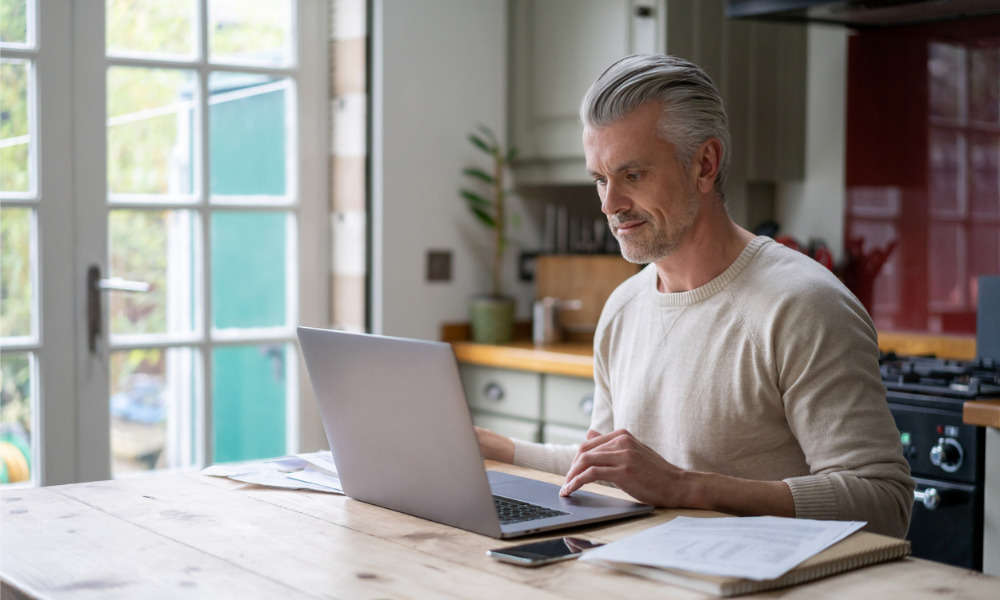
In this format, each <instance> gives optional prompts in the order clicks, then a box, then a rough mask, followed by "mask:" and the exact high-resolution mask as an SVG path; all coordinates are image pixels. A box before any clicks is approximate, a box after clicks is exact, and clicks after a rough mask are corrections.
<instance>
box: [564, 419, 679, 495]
mask: <svg viewBox="0 0 1000 600" xmlns="http://www.w3.org/2000/svg"><path fill="white" fill-rule="evenodd" d="M687 475H688V473H687V472H686V471H683V470H681V469H678V468H677V467H675V466H674V465H672V464H670V463H668V462H667V461H666V460H664V459H663V457H661V456H660V455H659V454H657V453H656V452H654V451H653V450H652V449H650V448H649V447H648V446H646V445H645V444H643V443H642V442H640V441H639V440H637V439H635V437H633V436H632V434H631V433H629V432H628V431H626V430H624V429H619V430H617V431H612V432H611V433H607V434H603V435H602V434H600V433H597V432H596V431H594V430H590V431H588V432H587V441H586V442H584V443H583V444H581V445H580V450H579V451H578V452H577V454H576V458H574V459H573V465H572V466H571V467H570V468H569V472H568V473H566V483H565V484H564V485H563V487H562V491H561V492H560V494H561V495H563V496H568V495H570V494H572V493H573V492H575V491H576V490H578V489H579V488H580V487H582V486H583V485H584V484H586V483H593V482H596V481H606V482H608V483H613V484H615V485H617V486H618V487H620V488H621V489H622V490H624V491H625V492H626V493H628V494H629V495H630V496H632V497H633V498H635V499H636V500H638V501H639V502H644V503H646V504H652V505H656V506H685V505H687V504H688V503H689V500H688V499H687V498H685V497H684V496H685V491H686V489H687V487H688V486H687V485H686V484H685V482H684V480H685V479H686V478H687Z"/></svg>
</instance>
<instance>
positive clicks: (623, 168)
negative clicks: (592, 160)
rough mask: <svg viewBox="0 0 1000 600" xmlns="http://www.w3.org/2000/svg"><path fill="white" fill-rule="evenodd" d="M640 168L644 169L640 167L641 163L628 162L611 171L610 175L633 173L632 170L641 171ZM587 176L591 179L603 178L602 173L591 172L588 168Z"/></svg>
mask: <svg viewBox="0 0 1000 600" xmlns="http://www.w3.org/2000/svg"><path fill="white" fill-rule="evenodd" d="M642 168H644V167H643V165H642V163H640V162H638V161H630V162H627V163H622V164H620V165H618V166H617V167H615V168H613V169H611V172H612V173H621V172H623V171H634V170H637V169H640V170H641V169H642ZM587 174H588V175H590V176H591V177H598V176H603V174H602V173H599V172H598V171H595V170H593V169H591V168H589V167H588V168H587Z"/></svg>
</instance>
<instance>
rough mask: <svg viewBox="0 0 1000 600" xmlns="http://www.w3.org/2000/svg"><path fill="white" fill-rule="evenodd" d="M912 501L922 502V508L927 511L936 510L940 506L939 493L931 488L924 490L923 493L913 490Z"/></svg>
mask: <svg viewBox="0 0 1000 600" xmlns="http://www.w3.org/2000/svg"><path fill="white" fill-rule="evenodd" d="M913 501H914V502H923V503H924V508H926V509H927V510H936V509H937V508H938V507H939V506H941V493H940V492H938V491H937V490H936V489H934V488H932V487H929V488H926V489H925V490H924V491H920V490H914V491H913Z"/></svg>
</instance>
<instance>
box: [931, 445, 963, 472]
mask: <svg viewBox="0 0 1000 600" xmlns="http://www.w3.org/2000/svg"><path fill="white" fill-rule="evenodd" d="M964 454H965V453H964V452H963V451H962V445H961V444H959V443H958V441H957V440H955V439H954V438H938V441H937V445H935V446H934V447H933V448H931V464H933V465H936V466H938V467H941V470H942V471H944V472H946V473H954V472H955V471H957V470H958V469H959V467H961V466H962V458H963V456H964Z"/></svg>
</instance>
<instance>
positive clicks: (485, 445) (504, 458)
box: [476, 427, 514, 463]
mask: <svg viewBox="0 0 1000 600" xmlns="http://www.w3.org/2000/svg"><path fill="white" fill-rule="evenodd" d="M476 437H478V438H479V451H480V452H482V454H483V458H485V459H487V460H495V461H499V462H504V463H512V462H514V442H512V441H511V440H510V438H508V437H505V436H502V435H500V434H499V433H495V432H493V431H490V430H489V429H483V428H482V427H476Z"/></svg>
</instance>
